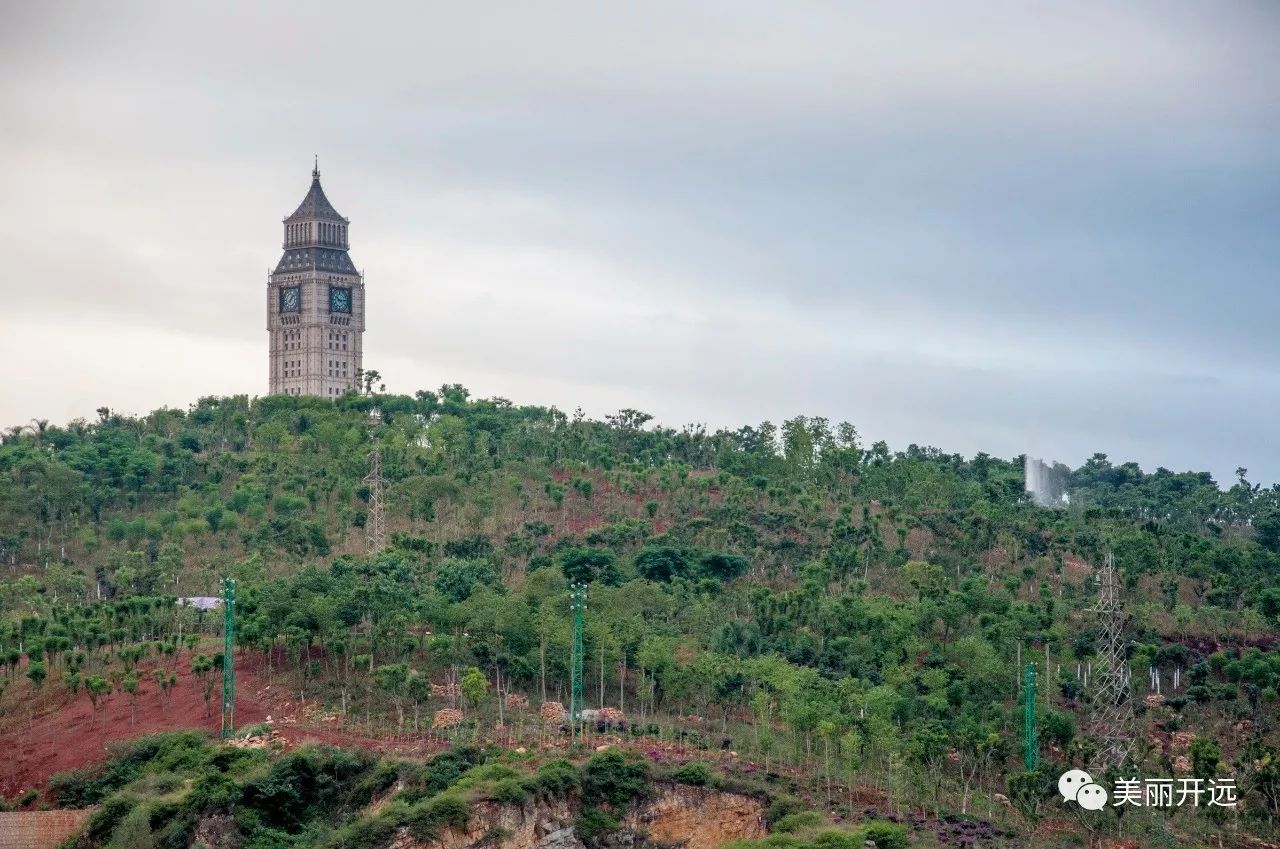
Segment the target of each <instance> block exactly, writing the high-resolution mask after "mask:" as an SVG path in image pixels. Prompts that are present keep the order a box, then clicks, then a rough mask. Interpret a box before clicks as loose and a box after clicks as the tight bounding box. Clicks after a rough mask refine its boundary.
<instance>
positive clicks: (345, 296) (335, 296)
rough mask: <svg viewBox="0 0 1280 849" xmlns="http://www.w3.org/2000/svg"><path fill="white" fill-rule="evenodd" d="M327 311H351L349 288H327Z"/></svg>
mask: <svg viewBox="0 0 1280 849" xmlns="http://www.w3.org/2000/svg"><path fill="white" fill-rule="evenodd" d="M329 312H348V313H349V312H351V290H350V289H346V288H339V287H337V286H334V287H333V288H331V289H330V290H329Z"/></svg>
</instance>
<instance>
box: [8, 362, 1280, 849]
mask: <svg viewBox="0 0 1280 849" xmlns="http://www.w3.org/2000/svg"><path fill="white" fill-rule="evenodd" d="M374 408H376V409H377V410H378V411H379V413H380V416H378V417H371V416H370V411H371V410H373V409H374ZM374 450H377V451H378V452H379V457H380V460H381V465H382V472H383V475H384V476H385V477H386V478H387V481H388V486H387V492H386V495H387V498H386V501H387V520H388V531H389V537H388V539H389V545H388V547H387V548H386V549H384V550H382V551H380V552H377V553H374V554H367V553H366V552H365V547H366V544H365V530H364V526H365V523H366V520H367V518H368V498H369V490H368V486H367V485H366V484H365V483H364V481H363V478H364V477H365V475H366V474H367V473H368V470H369V460H370V452H372V451H374ZM1062 485H1063V487H1064V488H1065V490H1066V491H1067V492H1069V494H1070V499H1069V503H1068V506H1066V507H1063V508H1047V507H1041V506H1037V505H1036V504H1035V503H1033V502H1032V500H1031V499H1029V498H1028V496H1027V495H1026V493H1025V492H1024V487H1023V462H1022V458H1009V459H1001V458H996V457H990V456H987V455H982V454H980V455H977V456H975V457H971V458H966V457H961V456H958V455H954V454H946V453H944V452H942V451H939V450H937V449H933V448H922V447H919V446H914V445H913V446H909V447H908V448H906V449H905V450H901V451H894V450H891V449H890V447H889V446H887V445H885V444H883V443H874V444H871V445H864V444H863V443H862V441H861V439H860V437H859V435H858V433H857V430H856V429H855V428H854V427H853V426H852V425H849V424H844V423H842V424H838V425H832V424H831V423H829V422H828V421H826V420H824V419H821V418H812V417H804V416H798V417H796V418H793V419H790V420H788V421H785V422H782V423H780V424H778V425H776V426H775V425H774V424H770V423H767V422H766V423H762V424H759V425H754V426H744V427H742V428H740V429H738V430H735V431H718V432H707V431H705V430H703V429H701V428H697V427H686V428H683V429H680V430H675V429H670V428H665V427H659V426H655V425H654V424H653V423H652V422H651V421H650V418H649V417H648V416H647V415H645V414H643V413H641V412H638V411H635V410H623V411H620V412H619V413H618V414H616V415H614V416H609V417H607V418H606V419H605V420H604V421H594V420H591V419H587V418H585V417H582V416H580V415H574V416H569V415H565V414H564V413H561V412H559V411H557V410H555V409H549V408H543V407H531V406H517V405H514V404H511V403H509V402H507V401H505V400H502V399H472V398H470V397H469V395H468V393H467V392H466V390H465V389H463V388H462V387H459V386H445V387H442V388H441V389H440V390H439V391H437V392H425V391H423V392H418V393H417V394H415V395H413V396H404V395H386V394H383V395H376V396H365V395H355V394H351V395H348V396H344V397H342V398H341V399H339V400H338V401H336V402H333V401H328V400H321V399H318V398H305V397H301V398H299V397H283V396H273V397H268V398H262V399H255V400H252V401H251V400H250V399H248V398H246V397H243V396H241V397H235V398H204V399H201V400H199V401H198V402H196V403H195V404H193V405H192V406H191V408H190V409H188V410H169V409H162V410H157V411H155V412H153V413H151V414H149V415H147V416H142V417H128V416H121V415H117V414H114V413H112V412H111V411H110V410H109V409H107V408H103V409H102V410H101V411H99V418H98V420H97V421H95V422H83V421H81V422H73V423H71V424H70V425H67V426H65V427H58V426H49V425H48V424H47V423H42V422H34V423H32V425H30V426H26V427H22V428H14V429H11V430H10V431H9V432H8V433H7V435H6V436H5V439H4V442H3V444H2V445H0V563H3V564H4V565H5V573H6V574H4V575H3V580H0V661H3V663H4V664H5V672H6V676H5V680H6V681H7V687H6V688H5V690H4V691H3V692H0V705H2V706H3V707H4V712H3V715H4V716H5V718H4V719H3V720H0V740H4V741H5V742H7V743H8V744H9V745H12V746H17V747H18V749H17V750H18V751H23V749H22V747H23V746H24V745H25V746H28V747H30V746H35V744H34V743H32V742H31V741H32V740H33V739H35V738H40V739H45V740H48V741H50V743H48V744H42V745H53V742H52V741H56V740H57V739H58V734H59V732H60V731H61V730H65V728H69V727H71V724H72V723H73V722H74V723H75V726H74V727H75V728H76V729H77V734H86V735H89V736H88V737H87V738H86V739H89V740H98V737H95V736H94V735H99V736H101V735H103V734H104V733H105V732H100V731H97V730H95V729H97V728H99V721H101V722H102V724H109V725H110V728H111V729H112V730H111V732H110V737H109V738H108V737H104V738H103V739H120V738H123V737H126V736H130V735H129V734H128V733H127V732H125V731H123V730H122V725H123V723H124V722H125V721H126V717H131V718H133V719H134V720H135V721H136V719H137V715H136V711H137V710H138V709H139V707H140V706H141V709H142V710H143V715H142V723H143V727H145V728H146V729H147V730H158V729H160V728H164V727H193V726H194V727H208V720H206V718H205V716H204V707H203V698H202V696H203V695H204V693H205V692H207V691H208V688H209V682H210V681H211V680H214V679H215V678H216V670H217V667H218V665H219V664H221V662H222V657H221V653H220V649H219V645H218V635H219V634H220V628H221V622H220V621H218V620H219V617H218V616H216V615H214V616H201V615H199V614H197V613H196V612H195V611H193V610H191V609H190V608H178V607H175V606H174V604H173V599H174V597H179V596H197V595H215V594H216V593H217V591H218V587H219V584H220V581H221V579H222V578H223V577H227V576H229V577H234V578H236V579H237V581H238V584H239V590H238V592H239V603H238V604H239V614H240V624H239V626H238V627H239V643H238V645H239V649H240V654H239V655H238V656H237V658H236V666H237V670H238V671H239V670H243V673H242V674H243V675H245V676H248V679H247V680H252V681H253V682H254V685H253V687H252V688H251V689H250V690H242V693H243V696H242V698H243V699H244V700H245V705H246V707H245V708H244V710H245V711H246V719H248V720H250V721H252V722H258V721H264V720H265V718H266V716H267V715H269V714H274V716H273V720H274V721H275V722H276V723H277V725H278V724H279V723H280V722H281V721H282V720H283V719H284V716H286V715H287V716H288V717H289V719H290V725H291V726H293V727H295V728H296V729H297V730H289V729H283V728H282V729H281V730H282V733H283V735H284V737H285V738H286V742H287V743H288V744H289V745H295V744H298V743H301V742H303V740H304V739H305V738H306V737H307V735H312V736H313V737H315V738H316V739H323V740H328V741H330V742H338V743H344V742H345V743H349V744H351V745H358V746H363V747H374V748H377V747H382V748H383V750H389V749H392V748H394V747H395V746H402V747H409V748H412V747H413V746H420V747H421V751H420V752H419V755H420V756H424V757H425V756H426V754H427V753H428V752H429V751H434V750H435V749H436V748H438V747H439V746H444V745H454V744H457V743H459V742H460V741H462V740H476V741H482V742H483V741H489V742H495V743H501V744H503V745H504V746H507V747H515V746H517V745H524V746H528V747H533V746H539V745H543V746H547V745H555V746H564V745H567V741H565V740H564V739H563V738H562V737H561V736H560V735H561V733H562V732H561V729H560V728H559V724H558V721H555V720H553V721H552V722H550V723H547V722H544V721H543V719H542V717H543V714H541V713H540V708H542V706H543V705H544V704H547V705H555V704H557V703H562V702H566V701H567V688H568V653H569V652H568V644H569V625H568V615H567V611H568V584H569V581H570V580H581V581H584V582H587V583H588V585H589V588H588V597H589V602H588V616H587V633H586V636H585V644H586V657H587V659H588V662H587V670H586V672H587V674H586V679H587V681H586V684H587V686H586V695H587V703H588V706H589V707H592V708H597V707H608V708H612V709H613V710H615V711H619V712H620V713H619V714H616V715H615V714H605V715H604V717H605V718H603V719H601V720H599V721H598V722H596V726H597V727H594V728H593V733H594V734H596V735H598V736H600V737H602V738H604V739H606V740H608V741H611V744H612V745H617V746H620V747H622V748H631V749H635V750H636V751H637V752H639V753H643V752H646V751H649V750H650V749H652V750H653V751H655V752H661V753H665V754H662V755H661V757H667V758H677V759H679V760H687V759H690V758H703V759H707V760H710V761H713V762H715V763H717V764H719V765H720V766H719V769H720V770H721V772H722V773H723V775H724V776H727V777H733V778H734V780H740V779H741V780H745V779H747V778H750V777H751V776H753V775H759V776H763V777H764V780H765V782H766V784H769V783H770V782H773V783H775V784H776V783H777V782H782V783H783V784H785V785H786V792H787V793H788V794H794V795H796V796H798V797H800V798H801V799H802V800H804V799H807V803H806V804H807V806H809V807H818V808H821V809H822V810H823V811H825V812H826V813H825V814H824V815H823V816H824V817H826V818H830V817H831V816H836V817H839V818H854V819H855V820H860V819H862V818H866V817H870V816H872V815H873V814H874V815H879V814H884V813H886V812H890V813H892V814H893V815H894V816H896V817H898V818H900V819H903V820H904V821H906V818H909V817H911V816H926V815H927V817H928V818H929V819H920V820H919V821H918V822H915V830H914V831H913V834H916V837H917V838H919V839H926V837H927V835H925V832H927V831H928V829H929V828H933V827H934V826H932V825H928V823H929V822H932V823H938V822H945V818H946V817H947V816H956V815H962V816H973V815H975V814H978V815H981V816H982V817H985V818H988V819H995V820H997V821H999V822H1000V823H1001V827H1003V828H1008V829H1012V830H1013V831H1016V832H1017V833H1020V834H1024V835H1035V834H1039V835H1040V837H1038V838H1037V839H1046V838H1044V834H1045V833H1052V831H1053V828H1055V827H1058V828H1060V827H1061V825H1062V818H1063V817H1064V816H1066V813H1065V812H1064V811H1063V810H1062V808H1061V804H1060V803H1058V802H1056V801H1055V800H1054V788H1055V786H1056V777H1057V775H1058V774H1059V773H1060V772H1061V771H1062V770H1063V769H1065V768H1066V765H1068V764H1081V763H1086V762H1087V761H1088V759H1089V757H1090V754H1091V751H1092V747H1093V746H1094V745H1095V742H1094V741H1093V740H1091V739H1090V737H1089V732H1088V727H1087V721H1088V716H1089V714H1088V710H1087V698H1086V696H1087V692H1086V690H1085V686H1084V674H1085V673H1086V672H1087V670H1088V668H1089V666H1090V664H1091V663H1092V662H1093V661H1094V660H1095V658H1096V648H1097V647H1096V642H1097V637H1098V634H1097V623H1096V618H1095V617H1094V616H1093V615H1092V614H1091V613H1090V607H1091V605H1092V603H1093V601H1094V599H1095V597H1096V586H1095V584H1094V582H1093V581H1092V580H1091V579H1092V576H1093V574H1094V569H1095V566H1096V565H1097V564H1099V563H1101V562H1102V559H1103V558H1104V557H1105V556H1106V554H1107V553H1108V552H1113V553H1114V555H1115V559H1116V562H1117V564H1118V565H1119V567H1120V570H1121V575H1122V578H1123V598H1124V601H1125V604H1126V608H1127V610H1128V612H1129V614H1130V619H1129V625H1128V628H1127V631H1126V638H1127V641H1128V644H1129V651H1130V658H1129V661H1130V665H1131V668H1132V669H1133V670H1134V687H1135V694H1136V698H1137V699H1138V713H1139V717H1138V723H1139V745H1138V746H1137V747H1136V749H1135V757H1136V758H1137V763H1136V764H1135V769H1137V770H1138V771H1139V772H1140V774H1142V775H1146V776H1153V777H1154V776H1157V775H1175V774H1185V775H1191V774H1194V775H1197V776H1202V777H1204V778H1206V779H1207V778H1209V777H1227V776H1230V777H1234V778H1235V779H1236V780H1237V782H1238V784H1239V785H1240V787H1241V794H1242V798H1243V800H1244V807H1243V808H1242V809H1241V811H1240V812H1239V813H1240V816H1239V817H1237V818H1236V819H1235V820H1234V821H1233V822H1234V823H1235V825H1234V826H1233V827H1237V828H1241V829H1245V830H1249V831H1251V832H1253V833H1256V834H1260V835H1261V834H1268V833H1274V829H1275V827H1276V823H1277V818H1278V817H1280V752H1277V730H1276V727H1275V716H1276V714H1277V707H1280V701H1278V696H1277V691H1278V690H1280V651H1277V650H1275V649H1273V646H1274V644H1275V642H1276V640H1277V637H1278V636H1280V488H1274V487H1273V488H1272V489H1269V490H1264V489H1262V488H1260V487H1258V486H1256V485H1253V484H1250V483H1249V482H1248V480H1247V479H1246V477H1245V473H1244V472H1243V470H1242V471H1241V473H1240V476H1239V479H1238V480H1237V481H1235V482H1234V483H1233V484H1232V486H1230V488H1228V489H1225V490H1224V489H1222V488H1221V487H1220V486H1219V485H1218V483H1217V482H1215V481H1214V480H1213V479H1212V477H1211V476H1209V475H1208V474H1204V473H1190V472H1188V473H1173V472H1169V471H1167V470H1157V471H1156V472H1154V473H1150V474H1148V473H1144V472H1142V471H1141V470H1140V469H1139V468H1138V467H1137V466H1136V465H1134V464H1112V463H1111V462H1110V461H1109V460H1108V458H1107V457H1106V456H1105V455H1102V454H1098V455H1095V456H1094V457H1092V458H1090V459H1089V460H1088V461H1086V462H1085V463H1083V464H1082V465H1081V466H1080V467H1079V468H1076V469H1069V470H1063V475H1062ZM1019 659H1021V660H1022V661H1026V660H1028V659H1031V660H1035V661H1036V662H1037V663H1038V665H1039V670H1038V671H1039V672H1040V673H1041V690H1040V699H1039V702H1040V703H1039V705H1038V707H1037V710H1038V724H1039V728H1040V755H1041V763H1042V765H1041V767H1040V768H1039V769H1038V770H1037V771H1036V772H1033V773H1023V771H1022V766H1021V760H1022V753H1021V748H1020V747H1021V739H1022V715H1023V708H1022V706H1021V704H1020V702H1019V699H1020V698H1021V694H1020V691H1019V686H1018V681H1019V669H1018V662H1019ZM1046 659H1047V663H1048V668H1047V669H1046V666H1045V665H1046ZM1149 669H1150V670H1155V674H1156V675H1157V676H1158V678H1159V682H1160V693H1159V694H1156V693H1155V692H1152V691H1149V688H1148V681H1149V674H1148V670H1149ZM1175 676H1176V682H1177V683H1176V685H1175ZM90 681H96V682H100V683H97V684H95V685H94V686H95V687H100V688H101V689H102V693H101V695H100V697H95V699H94V701H93V703H92V704H90V699H89V695H88V691H89V689H90V688H89V682H90ZM267 688H274V689H271V690H270V695H268V689H267ZM98 698H100V699H101V701H102V704H101V705H100V704H99V703H98V700H97V699H98ZM213 702H214V710H213V713H214V717H213V719H214V720H215V721H216V702H217V697H216V695H214V696H213ZM19 708H21V709H19ZM282 711H283V712H286V713H285V714H284V715H282V713H281V712H282ZM450 711H452V712H456V715H455V714H454V713H448V712H450ZM441 712H445V713H446V715H445V717H444V724H443V725H442V720H441ZM99 713H101V715H99ZM107 717H110V719H107ZM433 724H434V725H436V726H438V727H437V728H436V729H435V730H434V731H432V730H430V726H432V725H433ZM139 730H141V729H139ZM290 735H293V736H292V738H290ZM325 735H328V736H325ZM24 741H25V742H24ZM664 747H665V748H664ZM85 748H86V754H85V760H86V761H88V760H94V759H96V758H98V757H100V756H101V741H99V742H97V743H96V744H95V745H94V746H86V747H85ZM89 750H93V751H89ZM31 751H32V752H34V754H33V755H31V758H32V759H34V760H39V759H40V758H41V757H43V756H41V755H40V751H43V750H40V749H39V748H38V746H36V748H34V749H32V750H31ZM93 752H97V754H93ZM699 753H702V754H699ZM32 762H33V760H31V759H29V760H27V761H23V763H27V764H28V765H29V764H30V763H32ZM64 765H65V766H73V765H74V764H72V763H66V764H64ZM22 769H23V770H24V771H23V772H22V773H21V776H20V777H19V776H18V775H17V773H16V772H15V773H14V775H13V776H4V775H3V771H0V779H3V778H12V779H13V780H12V781H10V782H7V783H6V782H4V781H0V787H2V788H3V789H4V792H5V793H6V794H7V795H9V797H10V798H11V799H12V798H13V797H14V796H16V795H17V793H18V792H20V791H21V790H22V789H23V787H25V786H27V785H26V782H28V781H35V782H36V783H40V782H43V781H44V780H45V779H47V772H44V773H41V772H39V771H32V769H31V768H28V767H23V768H22ZM770 776H772V777H771V778H770ZM726 780H727V779H726ZM18 784H21V785H22V786H15V785H18ZM36 789H37V790H39V789H40V788H39V787H37V788H36ZM43 798H48V797H47V796H46V797H43ZM805 806H806V805H801V807H805ZM833 812H834V813H833ZM1212 813H1213V812H1211V811H1206V812H1191V811H1186V812H1179V819H1178V820H1177V828H1178V829H1179V830H1180V832H1181V833H1183V836H1184V838H1185V839H1186V840H1187V841H1188V843H1189V844H1190V845H1194V844H1195V842H1196V840H1198V839H1203V838H1204V835H1206V834H1210V833H1216V831H1217V830H1220V829H1221V828H1222V827H1224V826H1223V825H1222V823H1221V821H1220V820H1217V819H1214V818H1213V816H1212ZM1104 821H1105V822H1106V823H1109V824H1110V825H1109V826H1108V827H1115V828H1118V827H1119V822H1118V820H1116V819H1115V816H1114V815H1110V819H1105V820H1104ZM1055 823H1056V824H1057V825H1056V826H1055V825H1054V824H1055ZM1170 827H1171V826H1170V824H1169V822H1168V818H1167V814H1164V813H1161V812H1156V811H1146V810H1143V811H1133V812H1129V816H1128V818H1127V819H1126V820H1125V822H1124V828H1125V829H1126V834H1131V835H1138V836H1140V835H1141V834H1142V833H1144V831H1147V832H1149V833H1151V834H1156V833H1160V832H1162V831H1163V830H1165V829H1167V828H1170ZM1045 829H1048V831H1047V832H1046V831H1045ZM802 832H803V830H801V832H798V833H802ZM939 833H941V832H939ZM992 834H994V832H992ZM928 839H930V840H933V839H935V838H932V837H929V838H928ZM984 839H986V840H988V842H989V845H1005V844H1003V843H1000V842H998V841H999V840H1002V839H1003V838H999V837H994V836H990V835H988V837H987V838H984ZM298 845H303V844H298ZM307 845H309V844H307ZM925 845H928V844H925Z"/></svg>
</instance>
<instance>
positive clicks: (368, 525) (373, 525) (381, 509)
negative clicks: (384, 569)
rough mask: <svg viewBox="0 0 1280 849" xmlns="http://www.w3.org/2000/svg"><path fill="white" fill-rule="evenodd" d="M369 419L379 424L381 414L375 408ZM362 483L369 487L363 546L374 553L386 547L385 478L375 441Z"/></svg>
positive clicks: (380, 452) (374, 423)
mask: <svg viewBox="0 0 1280 849" xmlns="http://www.w3.org/2000/svg"><path fill="white" fill-rule="evenodd" d="M369 421H370V423H371V424H373V425H378V424H381V423H382V414H381V413H380V412H379V411H378V410H376V409H375V410H372V411H370V413H369ZM364 484H365V486H367V487H368V488H369V515H368V517H367V518H366V519H365V523H364V548H365V551H366V552H368V553H369V554H376V553H377V552H379V551H382V549H384V548H386V547H387V508H386V503H385V490H386V486H387V479H386V478H384V477H383V476H382V451H381V449H380V448H379V447H378V443H377V442H376V441H375V442H374V443H373V450H372V451H370V452H369V474H367V475H365V476H364Z"/></svg>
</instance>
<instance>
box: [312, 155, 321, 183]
mask: <svg viewBox="0 0 1280 849" xmlns="http://www.w3.org/2000/svg"><path fill="white" fill-rule="evenodd" d="M315 158H316V164H315V167H313V168H312V169H311V179H313V180H319V179H320V154H318V153H317V154H315Z"/></svg>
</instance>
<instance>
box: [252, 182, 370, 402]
mask: <svg viewBox="0 0 1280 849" xmlns="http://www.w3.org/2000/svg"><path fill="white" fill-rule="evenodd" d="M349 224H350V222H349V221H347V219H345V218H343V217H342V216H341V215H339V214H338V211H337V210H336V209H334V208H333V204H331V203H329V199H328V198H327V197H325V196H324V189H322V188H321V187H320V168H319V165H318V164H317V166H316V168H315V170H313V171H312V172H311V189H310V190H309V191H308V192H307V196H306V197H305V198H303V199H302V204H301V205H300V206H299V207H298V209H297V211H296V212H294V213H293V215H290V216H289V217H288V218H286V219H285V220H284V255H283V256H281V257H280V262H279V263H277V264H276V268H275V271H273V272H271V276H270V277H269V279H268V281H267V334H268V337H269V340H270V358H269V360H270V363H269V368H270V377H269V381H270V390H271V394H273V395H319V396H321V397H323V398H336V397H338V396H339V395H342V394H344V393H346V392H347V391H348V390H351V389H355V388H356V387H357V383H356V381H357V373H358V372H359V371H360V369H361V364H362V358H363V353H364V344H363V341H364V340H363V337H364V277H363V276H362V275H361V274H360V272H359V271H357V270H356V267H355V265H354V264H353V263H352V262H351V257H350V256H349V255H348V254H347V248H348V247H350V243H349V242H348V241H347V227H348V225H349Z"/></svg>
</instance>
